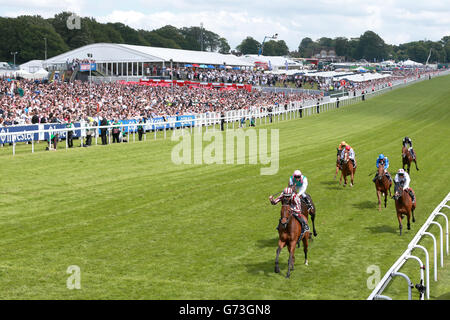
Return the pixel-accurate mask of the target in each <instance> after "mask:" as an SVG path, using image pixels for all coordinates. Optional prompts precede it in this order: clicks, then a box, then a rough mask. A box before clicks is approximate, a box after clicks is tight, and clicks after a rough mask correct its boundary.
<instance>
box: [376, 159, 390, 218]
mask: <svg viewBox="0 0 450 320" xmlns="http://www.w3.org/2000/svg"><path fill="white" fill-rule="evenodd" d="M391 186H392V181H390V180H389V179H388V177H387V176H386V174H385V173H384V164H383V163H380V164H379V166H378V176H377V179H376V180H375V189H376V190H377V197H378V211H381V195H382V194H384V207H385V208H386V206H387V192H388V191H389V196H391Z"/></svg>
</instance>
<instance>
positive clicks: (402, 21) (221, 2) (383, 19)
mask: <svg viewBox="0 0 450 320" xmlns="http://www.w3.org/2000/svg"><path fill="white" fill-rule="evenodd" d="M62 11H71V12H74V13H76V14H77V15H79V16H82V17H94V18H95V19H96V20H97V21H98V22H102V23H106V22H122V23H124V24H126V25H129V26H130V27H132V28H135V29H145V30H153V29H157V28H160V27H162V26H165V25H168V24H170V25H173V26H175V27H177V28H181V27H191V26H200V23H203V26H204V28H205V29H207V30H210V31H213V32H215V33H217V34H219V35H220V36H221V37H224V38H225V39H227V40H228V43H229V44H230V46H231V48H232V49H234V48H235V47H236V46H237V45H239V43H240V42H241V41H242V40H243V39H245V38H246V37H247V36H251V37H253V38H255V39H256V40H258V41H259V42H262V41H263V39H264V37H265V36H272V35H274V34H275V33H277V34H278V40H284V41H285V42H286V43H287V45H288V47H289V49H290V50H297V49H298V46H299V44H300V42H301V40H302V39H303V38H305V37H309V38H311V39H313V40H317V39H319V38H321V37H328V38H335V37H339V36H343V37H347V38H354V37H359V36H360V35H361V34H363V33H364V32H365V31H367V30H371V31H374V32H375V33H377V34H378V35H379V36H380V37H381V38H383V40H384V41H385V42H386V43H388V44H400V43H405V42H410V41H418V40H432V41H437V40H440V39H441V38H442V37H443V36H446V35H450V0H426V1H423V0H419V1H415V0H414V1H411V0H407V1H406V0H384V1H379V0H372V1H363V0H361V1H357V0H333V1H331V0H296V1H294V0H277V1H273V0H272V1H266V0H259V1H254V0H249V1H246V0H210V1H200V0H127V1H124V0H121V1H117V0H109V1H103V0H102V1H94V0H14V1H11V0H6V1H5V0H0V16H2V17H17V16H19V15H40V16H42V17H44V18H50V17H53V16H54V15H55V14H56V13H60V12H62Z"/></svg>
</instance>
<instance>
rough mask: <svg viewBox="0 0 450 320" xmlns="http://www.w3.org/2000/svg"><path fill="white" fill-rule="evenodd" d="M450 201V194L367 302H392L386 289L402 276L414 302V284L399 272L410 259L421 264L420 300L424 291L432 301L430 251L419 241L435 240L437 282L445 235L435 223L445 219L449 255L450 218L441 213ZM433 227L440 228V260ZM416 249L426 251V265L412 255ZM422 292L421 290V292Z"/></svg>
mask: <svg viewBox="0 0 450 320" xmlns="http://www.w3.org/2000/svg"><path fill="white" fill-rule="evenodd" d="M449 201H450V192H449V193H448V194H447V196H446V197H445V198H444V200H442V202H441V203H440V204H439V205H438V206H437V207H436V208H435V209H434V210H433V212H432V213H431V215H430V216H429V217H428V219H427V221H426V222H425V224H424V225H423V226H422V228H420V230H419V231H418V232H417V234H416V235H415V236H414V238H413V239H412V241H411V242H410V243H409V245H408V249H406V251H405V252H404V253H403V254H402V255H401V256H400V258H399V259H398V260H397V261H396V262H395V263H394V264H393V265H392V267H391V268H390V269H389V271H388V272H386V274H385V275H384V277H383V278H382V279H381V280H380V282H379V283H378V285H377V286H376V287H375V289H374V290H373V291H372V293H371V294H370V296H369V297H368V298H367V300H381V299H383V300H392V299H391V298H390V297H388V296H386V295H382V293H383V291H384V289H386V287H387V286H388V284H389V283H390V281H391V280H392V279H393V278H394V277H396V276H401V277H403V278H404V279H405V280H406V281H407V282H408V300H412V293H411V291H412V288H414V285H413V283H412V282H411V280H410V279H409V277H408V276H407V275H406V274H404V273H400V272H398V271H399V269H400V268H401V267H402V266H403V265H404V264H405V263H406V261H408V260H409V259H414V260H416V261H417V262H419V265H420V279H421V283H420V284H419V285H416V288H417V289H419V288H418V286H419V287H420V285H423V286H424V287H421V288H420V289H422V292H421V294H420V300H424V294H423V289H424V290H425V291H426V296H427V299H430V263H429V256H428V250H427V249H425V248H424V247H423V246H421V245H419V244H418V243H419V241H420V240H421V239H422V238H423V237H425V236H429V237H431V238H432V239H433V243H434V245H433V255H434V259H433V260H434V281H437V264H438V260H440V264H441V268H442V267H443V266H444V244H443V242H444V234H443V229H442V226H441V224H440V223H438V222H436V221H435V218H437V217H439V216H442V217H444V219H445V239H446V250H447V255H448V250H449V248H448V217H447V214H444V213H442V212H441V210H442V209H443V208H448V209H450V206H449V205H447V202H449ZM432 225H437V226H438V228H439V233H440V237H439V240H440V246H439V248H440V259H439V257H438V252H437V251H438V250H437V241H436V237H435V235H433V234H432V233H430V232H428V231H427V230H428V228H429V227H431V226H432ZM414 249H420V250H422V251H424V253H425V264H423V263H422V261H421V260H420V259H419V258H417V257H416V256H414V255H412V251H413V250H414ZM424 273H425V274H426V276H425V279H424ZM419 291H420V290H419Z"/></svg>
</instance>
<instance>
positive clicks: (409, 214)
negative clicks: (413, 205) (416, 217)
mask: <svg viewBox="0 0 450 320" xmlns="http://www.w3.org/2000/svg"><path fill="white" fill-rule="evenodd" d="M406 218H407V219H408V225H407V226H408V230H411V223H410V220H411V212H408V213H407V214H406Z"/></svg>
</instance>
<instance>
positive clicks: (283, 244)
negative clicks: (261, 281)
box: [275, 240, 286, 273]
mask: <svg viewBox="0 0 450 320" xmlns="http://www.w3.org/2000/svg"><path fill="white" fill-rule="evenodd" d="M285 244H286V243H285V242H282V241H281V240H280V241H278V248H277V257H276V258H275V273H280V267H279V265H278V260H279V257H280V252H281V250H282V249H283V247H284V246H285Z"/></svg>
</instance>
